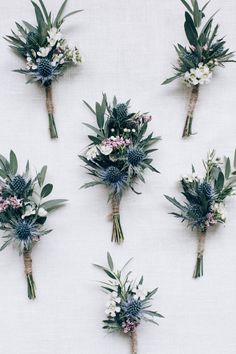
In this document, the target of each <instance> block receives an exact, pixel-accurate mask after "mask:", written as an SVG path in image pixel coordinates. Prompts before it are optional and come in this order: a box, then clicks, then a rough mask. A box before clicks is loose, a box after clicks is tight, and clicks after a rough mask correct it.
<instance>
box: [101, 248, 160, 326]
mask: <svg viewBox="0 0 236 354" xmlns="http://www.w3.org/2000/svg"><path fill="white" fill-rule="evenodd" d="M131 260H132V259H130V260H128V262H126V264H125V265H124V266H123V267H122V269H121V270H115V269H114V263H113V259H112V257H111V255H110V253H109V252H108V253H107V263H108V265H107V267H103V266H100V265H97V264H95V266H96V267H98V268H99V269H101V270H103V271H104V272H105V274H106V275H107V276H108V281H107V282H101V283H102V285H101V288H102V289H103V290H104V291H105V292H106V293H108V294H111V293H114V292H115V293H117V296H118V297H119V298H120V299H121V303H120V304H119V306H120V308H121V311H120V312H119V313H117V314H116V317H114V318H112V317H109V318H108V319H106V320H104V321H103V323H104V326H103V328H104V329H107V330H108V331H111V332H112V331H122V330H123V329H122V324H123V323H124V321H125V320H127V319H128V318H127V315H126V313H125V309H124V307H123V304H125V303H126V302H127V301H130V300H131V299H132V298H133V296H134V291H133V289H134V288H137V287H138V286H142V285H143V276H142V277H141V278H140V280H139V281H138V282H136V281H134V280H130V275H131V273H132V272H130V271H129V272H127V273H125V274H124V270H125V269H126V267H127V265H128V264H129V263H130V262H131ZM157 290H158V288H155V289H154V290H152V291H149V292H148V293H147V295H146V297H145V299H144V300H140V302H141V304H142V310H141V312H142V316H141V318H140V320H142V319H143V320H145V321H147V322H152V323H154V324H156V325H158V323H157V322H156V321H155V318H158V317H160V318H163V316H162V315H161V314H159V313H158V312H157V311H152V310H150V309H149V308H150V307H151V301H152V300H153V296H154V295H155V294H156V292H157Z"/></svg>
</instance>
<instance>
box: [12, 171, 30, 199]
mask: <svg viewBox="0 0 236 354" xmlns="http://www.w3.org/2000/svg"><path fill="white" fill-rule="evenodd" d="M9 186H10V189H11V190H12V192H13V193H15V194H17V195H22V194H23V193H24V191H25V188H26V186H27V181H26V179H25V178H24V177H23V176H20V175H17V176H14V177H13V179H12V180H11V182H10V183H9Z"/></svg>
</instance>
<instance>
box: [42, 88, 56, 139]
mask: <svg viewBox="0 0 236 354" xmlns="http://www.w3.org/2000/svg"><path fill="white" fill-rule="evenodd" d="M45 90H46V106H47V111H48V120H49V131H50V136H51V138H52V139H54V138H58V135H57V128H56V124H55V121H54V106H53V99H52V86H51V85H49V86H46V87H45Z"/></svg>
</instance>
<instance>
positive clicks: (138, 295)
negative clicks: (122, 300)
mask: <svg viewBox="0 0 236 354" xmlns="http://www.w3.org/2000/svg"><path fill="white" fill-rule="evenodd" d="M133 292H134V294H135V295H134V299H135V300H141V301H142V300H145V298H146V296H147V294H148V291H147V290H145V289H144V288H143V286H142V285H139V286H138V287H137V288H136V289H134V290H133Z"/></svg>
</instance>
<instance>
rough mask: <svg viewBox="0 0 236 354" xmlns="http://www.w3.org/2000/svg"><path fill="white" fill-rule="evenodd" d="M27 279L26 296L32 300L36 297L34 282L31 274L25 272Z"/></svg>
mask: <svg viewBox="0 0 236 354" xmlns="http://www.w3.org/2000/svg"><path fill="white" fill-rule="evenodd" d="M26 279H27V289H28V298H29V299H30V300H34V299H35V298H36V293H35V283H34V279H33V275H32V274H26Z"/></svg>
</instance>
